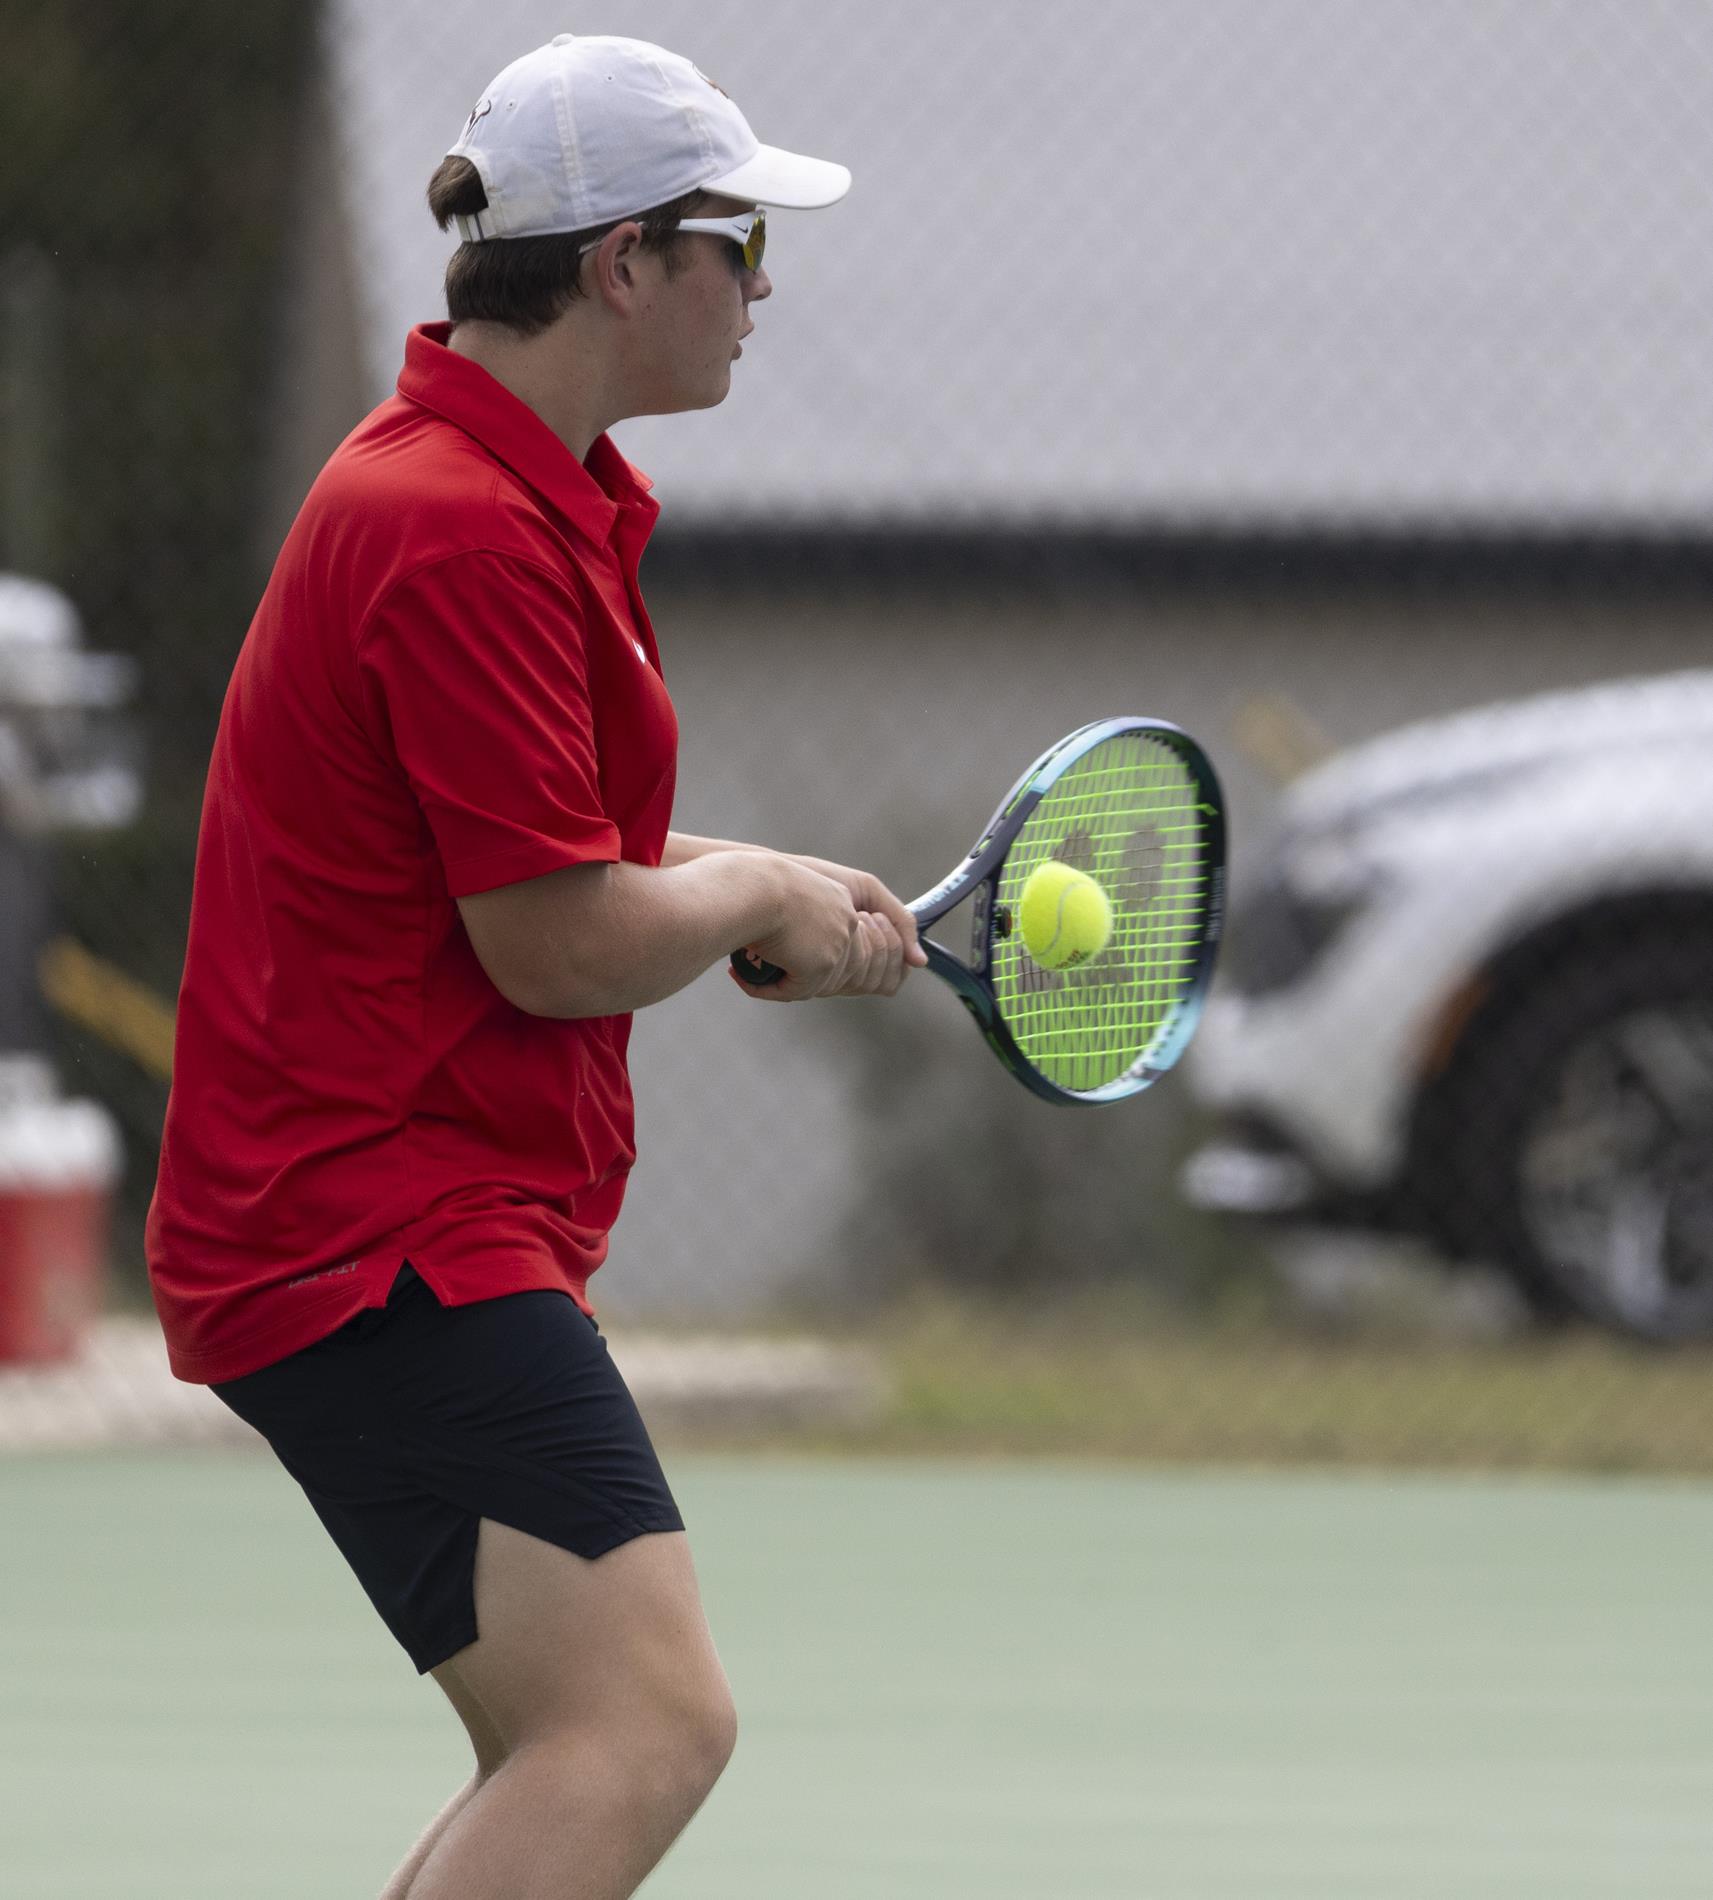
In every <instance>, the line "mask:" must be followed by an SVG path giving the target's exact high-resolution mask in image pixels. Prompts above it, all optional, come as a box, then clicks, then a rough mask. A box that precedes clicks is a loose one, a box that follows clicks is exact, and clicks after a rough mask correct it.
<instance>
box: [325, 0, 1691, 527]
mask: <svg viewBox="0 0 1713 1900" xmlns="http://www.w3.org/2000/svg"><path fill="white" fill-rule="evenodd" d="M566 24H567V22H566V11H565V9H564V8H563V7H562V6H546V5H541V4H537V3H536V0H518V3H517V4H510V5H507V6H503V7H496V6H494V5H493V4H492V0H483V3H482V4H476V0H441V4H438V5H436V6H435V7H433V8H429V9H423V8H414V7H411V8H407V7H400V6H384V7H383V6H373V5H368V4H365V3H364V0H334V4H333V6H332V8H331V11H330V24H329V38H328V47H329V56H330V60H331V70H332V74H333V79H334V88H335V97H336V100H337V112H336V123H337V124H338V126H339V128H340V136H341V139H342V142H343V146H344V151H343V160H344V166H345V175H346V178H347V181H348V186H349V192H350V206H351V216H352V220H353V233H354V240H355V246H356V254H357V257H358V259H359V261H360V264H361V266H362V268H363V270H364V272H365V281H364V293H365V303H366V310H367V318H366V322H367V331H366V351H367V359H368V363H369V366H370V377H371V382H372V386H373V390H374V393H375V394H376V396H377V398H378V397H379V395H381V394H383V393H385V391H386V390H387V389H389V388H390V387H391V383H392V379H393V376H394V375H395V374H396V371H397V367H398V364H399V361H400V360H401V355H402V341H403V335H404V332H405V330H406V329H407V328H408V327H409V325H410V324H411V323H413V322H416V321H419V320H421V319H423V318H424V317H429V316H435V315H439V314H442V306H441V304H440V301H439V278H440V273H441V271H442V269H443V267H444V260H445V257H446V254H447V252H448V249H449V248H450V247H449V242H448V240H447V239H446V238H444V237H442V236H441V235H440V233H438V232H437V231H436V230H435V229H434V226H433V223H432V221H431V220H430V219H429V217H428V215H427V213H426V210H425V209H424V208H423V197H422V193H423V187H424V185H425V184H426V182H427V178H428V175H429V173H430V172H431V171H432V170H433V167H434V166H435V164H436V163H437V162H438V160H439V158H440V156H441V155H442V154H443V153H444V151H445V149H446V147H447V145H448V144H449V143H450V142H451V140H452V139H453V138H454V137H455V136H456V134H457V131H458V129H459V127H460V126H461V124H462V122H463V119H464V116H465V114H466V113H467V111H468V110H469V107H470V104H471V102H472V100H473V99H474V98H475V96H476V95H477V93H478V92H479V91H480V89H481V87H482V86H483V85H484V84H485V83H486V82H487V80H488V79H489V78H491V77H492V76H493V74H494V73H495V72H497V71H498V70H499V69H500V67H501V66H503V65H504V64H506V63H507V61H509V60H510V59H512V58H513V57H515V56H516V55H517V53H518V52H520V51H522V50H524V49H526V48H527V47H528V46H530V45H533V44H537V43H539V42H540V41H541V40H544V39H546V38H548V37H550V36H551V35H552V34H553V33H555V32H558V31H563V30H565V27H566ZM571 24H572V25H573V26H574V27H580V28H582V29H583V30H586V31H590V32H618V33H629V34H633V35H636V36H638V37H643V38H649V39H654V40H657V41H659V42H661V43H663V44H666V45H670V46H672V47H673V48H675V49H676V50H678V51H682V52H685V53H688V54H689V55H690V56H691V57H692V58H694V59H695V60H696V61H697V63H698V64H699V65H700V66H702V68H703V69H704V70H705V71H707V72H709V73H711V74H713V75H714V77H715V78H716V79H718V80H719V82H720V84H721V85H723V86H724V87H726V88H727V89H728V90H729V91H730V92H731V93H732V94H733V95H734V97H736V99H737V100H738V102H739V103H740V105H741V106H742V107H743V108H744V110H745V112H746V113H747V115H748V116H749V118H750V120H751V122H752V124H753V125H754V126H755V127H756V130H757V131H758V133H759V134H760V136H761V137H762V138H763V139H765V140H767V141H769V142H771V143H775V144H781V145H786V146H790V147H794V148H795V149H799V150H805V151H809V152H812V153H815V154H816V155H819V156H824V157H828V158H833V159H838V160H840V161H842V162H844V163H846V164H848V165H849V166H850V167H851V169H852V170H853V172H854V173H855V179H856V182H855V185H854V188H853V189H852V191H851V194H850V196H849V197H848V198H847V199H846V200H845V201H844V202H843V203H841V204H839V205H837V206H835V207H833V208H832V209H830V210H827V211H821V212H801V213H789V212H780V213H776V214H775V217H774V220H773V225H772V230H771V233H770V241H771V249H770V252H769V260H768V261H769V268H770V272H771V275H772V277H773V280H774V284H775V292H774V295H773V297H772V299H771V300H770V301H769V302H768V303H766V304H765V305H762V306H758V307H757V309H756V311H755V316H756V319H757V330H756V335H755V338H754V341H753V343H751V344H748V345H746V348H745V353H744V358H743V360H742V361H741V362H740V363H739V364H737V366H736V371H735V377H734V387H733V392H732V395H731V397H730V398H729V399H728V401H727V402H726V403H725V404H724V405H722V407H721V408H720V409H718V410H716V411H712V412H707V413H703V414H698V415H691V416H676V417H668V418H649V419H643V420H638V421H636V422H632V423H628V424H625V425H623V427H622V428H621V429H620V430H619V431H618V439H619V441H620V443H621V446H623V447H624V449H625V450H626V452H627V453H628V454H629V455H631V456H632V458H633V459H635V460H636V461H638V462H639V463H641V465H642V466H643V467H644V468H646V469H648V470H649V471H650V473H651V474H653V475H654V476H655V478H656V480H657V483H658V490H659V493H660V495H661V498H662V500H663V502H664V504H665V506H666V509H667V514H668V519H669V520H670V521H676V522H680V523H684V524H687V525H695V526H699V527H716V528H717V527H722V526H726V525H731V526H734V527H736V526H743V527H754V526H758V525H776V524H782V523H796V522H806V523H815V524H827V523H835V524H858V523H861V524H869V523H894V522H902V523H911V524H920V523H923V522H934V523H939V524H945V525H951V526H959V527H968V526H971V525H984V526H993V525H996V524H998V525H1003V524H1005V523H1009V522H1028V523H1032V524H1043V525H1078V526H1088V525H1095V526H1105V527H1116V528H1120V529H1127V528H1154V529H1158V528H1168V529H1171V528H1207V527H1215V528H1262V529H1271V528H1285V529H1292V528H1305V527H1306V528H1315V529H1323V530H1324V529H1328V528H1330V529H1334V530H1345V529H1365V528H1379V529H1386V530H1398V529H1404V530H1409V531H1422V530H1426V531H1429V532H1436V531H1440V530H1445V531H1457V532H1469V531H1472V530H1473V531H1488V530H1499V531H1506V530H1523V531H1531V532H1538V531H1540V530H1541V529H1543V528H1545V529H1548V530H1556V529H1568V530H1576V529H1580V528H1588V527H1596V528H1602V529H1612V528H1619V529H1627V530H1634V529H1642V530H1644V531H1648V530H1653V529H1656V528H1658V529H1661V530H1673V531H1677V532H1682V531H1685V530H1690V531H1699V528H1700V524H1701V522H1702V519H1703V517H1704V516H1705V515H1706V513H1707V511H1708V509H1709V506H1710V504H1713V377H1710V376H1709V375H1708V373H1707V366H1706V362H1705V358H1704V350H1705V339H1704V332H1705V329H1706V324H1707V319H1708V316H1709V313H1710V311H1713V244H1710V238H1713V221H1710V215H1709V198H1710V190H1709V187H1710V185H1713V115H1710V114H1709V113H1708V112H1707V111H1706V109H1705V87H1704V84H1703V83H1702V82H1703V79H1704V76H1705V74H1706V72H1707V69H1708V64H1709V60H1710V58H1713V12H1710V11H1709V10H1708V9H1705V8H1702V7H1697V6H1685V5H1681V4H1674V0H1625V4H1623V5H1605V6H1590V5H1587V4H1586V0H1530V4H1526V5H1524V4H1499V3H1496V0H1435V4H1434V5H1432V6H1423V5H1421V4H1420V0H1268V3H1267V4H1266V5H1264V6H1258V5H1255V4H1253V0H1148V3H1147V4H1141V5H1138V4H1134V3H1133V0H1132V3H1130V4H1125V3H1124V0H1078V4H1076V5H1074V6H1059V7H1047V6H1041V5H1028V6H1026V5H1021V4H1017V3H1016V0H942V3H941V4H937V5H935V6H933V7H923V6H920V5H913V4H911V5H907V4H905V3H904V0H861V3H860V4H859V3H858V0H821V3H820V4H817V5H816V6H815V7H813V8H806V7H802V6H800V5H799V6H794V5H790V4H788V3H787V0H751V3H750V4H748V5H746V6H744V7H742V8H708V7H705V6H699V5H690V4H687V0H650V3H649V4H647V5H642V4H633V3H624V0H614V3H613V4H606V5H602V6H600V7H598V8H597V7H593V6H589V7H584V8H579V9H577V10H576V13H575V16H574V18H573V20H572V22H571Z"/></svg>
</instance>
